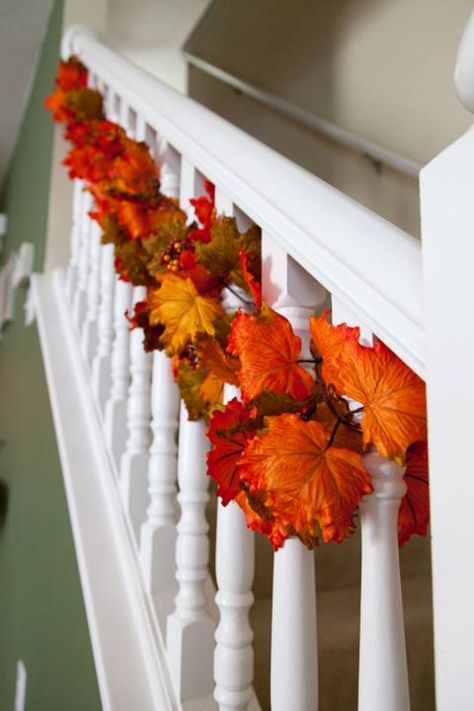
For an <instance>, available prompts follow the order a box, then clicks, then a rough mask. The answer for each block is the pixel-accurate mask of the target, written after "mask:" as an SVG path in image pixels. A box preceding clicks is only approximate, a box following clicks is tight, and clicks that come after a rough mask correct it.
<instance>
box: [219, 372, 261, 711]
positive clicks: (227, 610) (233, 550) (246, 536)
mask: <svg viewBox="0 0 474 711" xmlns="http://www.w3.org/2000/svg"><path fill="white" fill-rule="evenodd" d="M233 397H240V390H239V389H238V388H235V387H233V386H231V385H226V386H225V400H226V401H227V402H228V401H229V400H231V399H232V398H233ZM254 567H255V534H253V533H252V532H251V531H249V530H248V528H247V526H246V523H245V517H244V514H243V512H242V510H241V509H240V507H239V506H238V505H237V504H236V503H235V502H233V501H231V502H229V503H228V504H227V506H222V504H221V503H220V502H219V503H218V509H217V529H216V579H217V588H218V590H217V594H216V604H217V606H218V607H219V612H220V620H219V626H218V627H217V630H216V649H215V652H214V680H215V684H216V688H215V690H214V698H215V700H216V701H217V703H218V705H219V711H246V709H248V706H249V703H250V702H251V700H252V697H253V689H252V682H253V673H254V659H253V648H252V641H253V632H252V628H251V627H250V624H249V610H250V607H251V606H252V604H253V601H254V597H253V594H252V585H253V577H254Z"/></svg>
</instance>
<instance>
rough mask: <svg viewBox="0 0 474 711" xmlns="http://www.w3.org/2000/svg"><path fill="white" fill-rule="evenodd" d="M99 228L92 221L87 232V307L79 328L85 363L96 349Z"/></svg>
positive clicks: (99, 256)
mask: <svg viewBox="0 0 474 711" xmlns="http://www.w3.org/2000/svg"><path fill="white" fill-rule="evenodd" d="M100 238H101V229H100V227H99V225H98V224H97V222H95V221H93V222H92V224H91V226H90V232H89V239H90V245H89V273H88V280H87V296H86V299H87V308H86V317H85V321H84V323H83V324H82V330H81V350H82V355H83V358H84V360H85V361H86V363H91V361H92V358H93V357H94V354H95V352H96V350H97V316H98V313H99V298H100V259H101V254H100V253H101V242H100Z"/></svg>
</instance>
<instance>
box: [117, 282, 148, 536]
mask: <svg viewBox="0 0 474 711" xmlns="http://www.w3.org/2000/svg"><path fill="white" fill-rule="evenodd" d="M145 293H146V292H145V288H144V287H142V286H136V287H135V288H134V290H133V303H134V304H135V303H137V302H139V301H142V300H143V298H144V296H145ZM150 396H151V353H146V352H145V350H144V348H143V329H141V328H134V329H133V330H132V332H131V334H130V388H129V391H128V404H127V429H128V438H127V444H126V447H125V451H124V453H123V454H122V457H121V460H120V487H121V490H122V497H123V502H124V506H125V509H126V511H127V513H128V515H129V517H130V521H131V524H132V526H133V530H134V532H135V534H136V536H137V538H138V537H139V535H140V528H141V525H142V523H143V522H144V521H145V516H146V510H147V506H148V503H149V496H148V460H149V453H148V448H149V446H150V440H151V430H150V419H151V402H150Z"/></svg>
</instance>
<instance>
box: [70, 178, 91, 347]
mask: <svg viewBox="0 0 474 711" xmlns="http://www.w3.org/2000/svg"><path fill="white" fill-rule="evenodd" d="M91 208H92V196H91V194H90V193H89V192H87V191H86V192H84V193H83V196H82V201H81V213H80V215H79V230H80V239H79V257H78V260H79V261H78V278H77V284H76V286H75V291H74V295H73V302H72V317H73V321H74V324H75V326H76V328H77V329H78V331H79V333H80V332H81V329H82V325H83V323H84V317H85V314H86V305H87V301H86V299H87V283H88V276H89V266H90V265H89V254H90V244H91V239H90V235H91V227H92V220H91V218H90V217H89V215H88V213H89V211H90V209H91Z"/></svg>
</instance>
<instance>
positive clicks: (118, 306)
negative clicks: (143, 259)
mask: <svg viewBox="0 0 474 711" xmlns="http://www.w3.org/2000/svg"><path fill="white" fill-rule="evenodd" d="M132 292H133V289H132V286H131V284H128V283H127V282H124V281H122V280H121V279H118V278H116V279H115V298H114V331H115V338H114V341H113V344H112V355H111V359H110V372H111V379H112V387H111V391H110V397H109V399H108V400H107V404H106V406H105V436H106V439H107V444H108V446H109V449H110V451H111V452H112V455H113V458H114V460H115V463H116V465H117V466H119V463H120V458H121V456H122V453H123V451H124V450H125V443H126V441H127V397H128V386H129V383H130V370H129V364H130V331H129V323H128V321H127V319H126V318H125V312H126V311H129V310H130V309H131V308H132Z"/></svg>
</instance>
